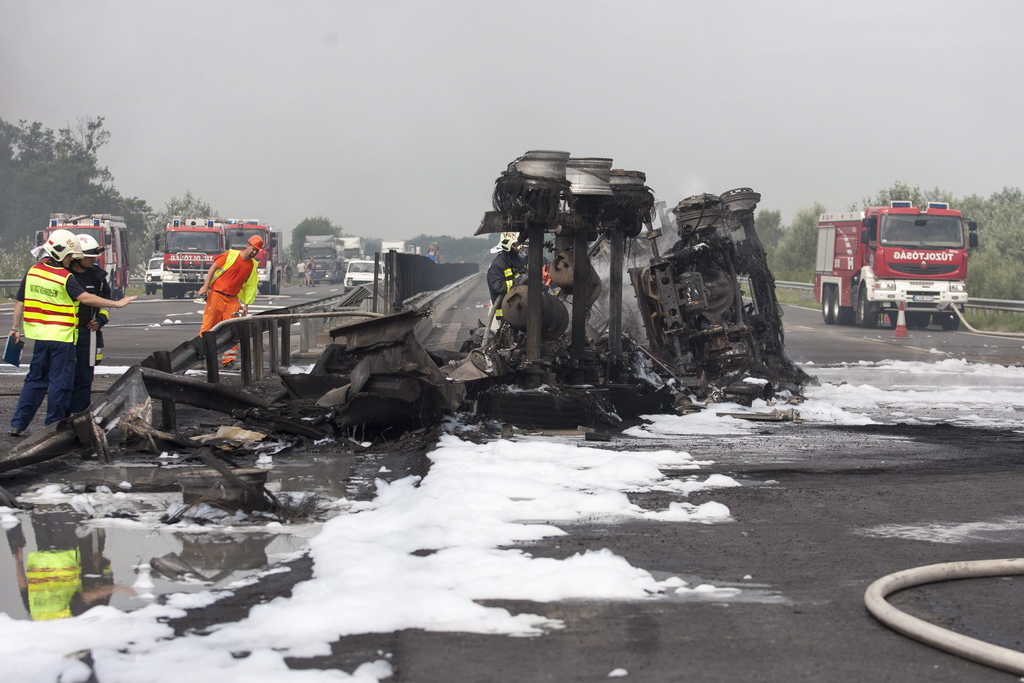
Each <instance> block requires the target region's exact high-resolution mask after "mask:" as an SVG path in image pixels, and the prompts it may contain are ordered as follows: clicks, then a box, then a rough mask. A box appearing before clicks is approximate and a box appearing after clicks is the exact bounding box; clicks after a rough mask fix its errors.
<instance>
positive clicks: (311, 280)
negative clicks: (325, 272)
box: [306, 256, 316, 287]
mask: <svg viewBox="0 0 1024 683" xmlns="http://www.w3.org/2000/svg"><path fill="white" fill-rule="evenodd" d="M306 284H307V285H309V286H310V287H315V286H316V261H314V260H313V257H312V256H310V257H309V260H308V261H306Z"/></svg>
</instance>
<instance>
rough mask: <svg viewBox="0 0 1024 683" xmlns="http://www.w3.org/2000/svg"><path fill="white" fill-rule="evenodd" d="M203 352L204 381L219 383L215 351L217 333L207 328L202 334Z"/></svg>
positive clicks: (218, 363) (218, 364) (218, 369)
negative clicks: (204, 356) (204, 358)
mask: <svg viewBox="0 0 1024 683" xmlns="http://www.w3.org/2000/svg"><path fill="white" fill-rule="evenodd" d="M202 340H203V352H204V353H205V354H206V381H207V382H209V383H210V384H219V383H220V358H219V355H220V354H218V352H217V333H216V332H214V331H212V330H207V331H206V332H203V334H202Z"/></svg>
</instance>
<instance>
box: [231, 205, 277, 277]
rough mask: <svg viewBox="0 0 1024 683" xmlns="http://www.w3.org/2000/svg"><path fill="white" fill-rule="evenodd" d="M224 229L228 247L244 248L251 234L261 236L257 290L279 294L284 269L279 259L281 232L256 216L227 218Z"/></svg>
mask: <svg viewBox="0 0 1024 683" xmlns="http://www.w3.org/2000/svg"><path fill="white" fill-rule="evenodd" d="M224 230H225V233H224V234H225V236H226V243H227V248H228V249H244V248H245V245H246V244H248V242H249V238H250V237H252V236H253V235H259V236H260V237H261V238H263V249H262V250H261V251H260V253H259V255H258V256H257V259H258V261H259V263H258V269H259V276H260V285H259V291H260V294H273V295H277V294H280V293H281V274H282V272H283V271H284V262H283V261H282V260H281V233H280V232H278V231H277V230H274V229H273V228H271V227H269V226H266V225H263V223H262V222H261V221H260V220H259V219H258V218H246V219H238V218H229V219H227V221H226V222H225V224H224Z"/></svg>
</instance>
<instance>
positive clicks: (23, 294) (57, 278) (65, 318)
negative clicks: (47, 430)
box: [10, 229, 135, 436]
mask: <svg viewBox="0 0 1024 683" xmlns="http://www.w3.org/2000/svg"><path fill="white" fill-rule="evenodd" d="M42 246H43V251H44V252H45V254H46V258H45V259H44V260H43V261H41V262H39V263H37V264H36V265H34V266H32V267H31V268H29V269H28V273H27V274H26V275H25V279H24V280H22V283H21V288H20V289H19V290H18V294H17V296H16V301H15V303H14V324H13V325H11V334H10V336H11V337H13V341H14V342H15V343H17V342H19V341H21V337H22V325H23V324H24V328H25V329H24V336H26V337H28V338H29V339H32V340H34V344H33V347H32V363H31V365H29V369H28V375H26V376H25V384H24V386H23V387H22V389H21V397H20V398H19V399H18V406H17V408H15V409H14V415H13V416H12V417H11V429H10V434H11V436H21V435H22V434H23V433H24V432H25V430H26V429H27V428H28V426H29V423H31V422H32V418H33V417H35V414H36V411H37V410H39V406H40V405H42V403H43V398H45V397H46V395H47V393H49V400H48V401H47V404H46V420H45V422H44V425H50V424H53V423H54V422H57V421H58V420H61V419H63V418H65V417H67V416H68V415H69V414H70V412H69V411H70V409H71V391H72V389H73V388H74V382H75V342H77V341H78V304H79V302H81V303H84V304H88V305H90V306H95V307H97V308H101V307H113V308H123V307H124V306H127V305H128V304H130V303H131V302H132V301H134V300H135V297H134V296H128V297H125V298H123V299H120V300H118V301H111V300H109V299H104V298H103V297H101V296H97V295H95V294H90V293H89V292H87V291H85V289H84V288H83V287H82V285H80V284H79V283H78V280H76V279H75V278H74V277H72V275H71V271H70V270H68V266H69V265H70V264H71V260H72V257H73V256H74V254H80V253H81V249H82V246H81V241H80V240H79V239H78V236H77V235H75V234H74V233H73V232H71V231H70V230H64V229H58V230H54V231H53V232H52V233H50V236H49V239H47V240H46V242H44V243H43V245H42Z"/></svg>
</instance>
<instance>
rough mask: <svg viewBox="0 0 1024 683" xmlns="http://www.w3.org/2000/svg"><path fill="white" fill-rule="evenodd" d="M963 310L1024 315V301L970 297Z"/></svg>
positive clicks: (791, 285) (804, 287)
mask: <svg viewBox="0 0 1024 683" xmlns="http://www.w3.org/2000/svg"><path fill="white" fill-rule="evenodd" d="M775 287H776V288H780V287H781V288H783V289H795V290H798V291H806V292H813V291H814V285H813V284H810V283H808V282H783V281H781V280H776V281H775ZM964 308H966V309H967V310H974V311H978V312H981V313H1024V301H1011V300H1008V299H980V298H976V297H973V296H972V297H971V298H970V299H968V301H967V304H966V305H965V306H964Z"/></svg>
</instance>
